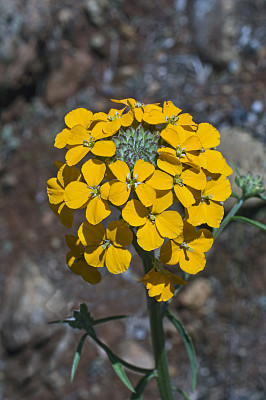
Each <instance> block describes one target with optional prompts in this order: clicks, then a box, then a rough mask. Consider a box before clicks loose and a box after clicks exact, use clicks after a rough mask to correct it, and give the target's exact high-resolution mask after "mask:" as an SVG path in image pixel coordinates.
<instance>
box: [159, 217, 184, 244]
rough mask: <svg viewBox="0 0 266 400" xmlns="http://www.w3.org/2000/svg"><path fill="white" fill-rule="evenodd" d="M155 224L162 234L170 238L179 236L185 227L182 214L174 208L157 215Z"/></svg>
mask: <svg viewBox="0 0 266 400" xmlns="http://www.w3.org/2000/svg"><path fill="white" fill-rule="evenodd" d="M155 225H156V228H157V229H158V231H159V233H160V235H161V236H163V237H166V238H169V239H173V238H175V237H177V236H178V235H179V233H180V232H181V231H182V229H183V221H182V217H181V215H180V214H179V213H178V212H177V211H172V210H169V211H164V212H163V213H162V214H159V215H156V221H155Z"/></svg>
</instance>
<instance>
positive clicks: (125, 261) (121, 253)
mask: <svg viewBox="0 0 266 400" xmlns="http://www.w3.org/2000/svg"><path fill="white" fill-rule="evenodd" d="M130 261H131V254H130V252H129V251H128V250H126V249H123V248H121V247H115V246H110V247H108V249H107V250H106V260H105V265H106V268H107V269H108V271H109V272H111V274H120V273H123V272H125V271H126V270H127V269H128V267H129V264H130Z"/></svg>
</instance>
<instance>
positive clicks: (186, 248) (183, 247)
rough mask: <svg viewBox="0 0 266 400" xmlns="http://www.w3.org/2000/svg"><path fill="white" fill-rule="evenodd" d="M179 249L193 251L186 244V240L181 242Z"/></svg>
mask: <svg viewBox="0 0 266 400" xmlns="http://www.w3.org/2000/svg"><path fill="white" fill-rule="evenodd" d="M180 247H181V249H184V250H187V251H189V252H190V253H193V247H189V245H188V244H187V242H183V243H181V245H180Z"/></svg>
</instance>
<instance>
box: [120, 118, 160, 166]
mask: <svg viewBox="0 0 266 400" xmlns="http://www.w3.org/2000/svg"><path fill="white" fill-rule="evenodd" d="M159 138H160V132H159V131H155V132H150V131H149V130H146V129H145V128H144V127H143V126H142V125H141V124H140V125H139V126H138V127H137V128H133V127H129V128H128V129H127V130H123V129H120V130H119V132H118V135H117V136H115V137H113V141H114V142H115V144H116V157H115V160H121V161H125V162H126V163H127V165H128V166H129V168H130V169H131V170H132V169H133V168H134V165H135V163H136V161H137V160H139V159H141V160H144V161H148V162H150V163H152V164H154V165H155V164H156V157H157V150H158V147H159Z"/></svg>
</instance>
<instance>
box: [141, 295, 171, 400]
mask: <svg viewBox="0 0 266 400" xmlns="http://www.w3.org/2000/svg"><path fill="white" fill-rule="evenodd" d="M147 302H148V308H149V315H150V327H151V338H152V347H153V353H154V359H155V368H156V370H157V376H156V380H157V386H158V390H159V393H160V398H161V399H162V400H173V394H172V389H171V379H170V375H169V370H168V359H167V353H166V349H165V337H164V330H163V316H162V310H161V304H160V303H158V302H157V301H156V300H154V299H153V298H151V297H147Z"/></svg>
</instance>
